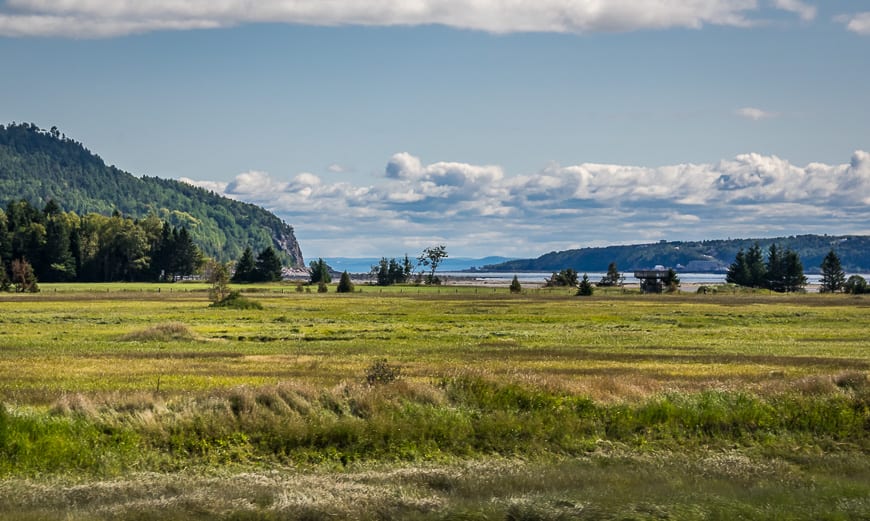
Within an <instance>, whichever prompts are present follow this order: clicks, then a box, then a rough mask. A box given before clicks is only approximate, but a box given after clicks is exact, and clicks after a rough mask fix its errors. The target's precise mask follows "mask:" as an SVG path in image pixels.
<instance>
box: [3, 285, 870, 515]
mask: <svg viewBox="0 0 870 521" xmlns="http://www.w3.org/2000/svg"><path fill="white" fill-rule="evenodd" d="M47 286H48V290H47V291H44V292H43V293H41V294H38V295H35V296H30V295H28V296H19V295H10V296H6V297H3V298H0V403H2V404H4V405H3V408H2V409H0V454H2V455H3V458H2V459H0V476H2V477H3V480H2V481H0V482H2V483H4V484H3V485H0V510H4V511H9V512H19V513H20V518H22V519H43V518H44V519H52V518H54V517H52V516H53V514H52V512H55V510H53V509H52V508H55V509H56V507H51V506H50V503H51V501H56V502H57V504H60V503H62V502H63V501H64V499H63V498H64V497H65V496H64V495H63V494H66V493H67V492H64V491H65V490H71V489H74V488H75V487H84V489H83V490H89V491H91V492H89V494H93V497H91V496H89V498H90V499H88V500H86V501H83V502H80V503H78V504H79V505H80V508H79V509H78V510H76V511H75V512H73V513H72V514H71V517H69V519H78V518H81V519H103V518H105V519H109V518H112V516H113V515H115V516H116V517H117V516H120V517H125V518H131V517H137V516H138V518H141V519H166V518H173V519H175V518H181V519H185V518H189V519H205V518H210V516H211V518H225V519H231V518H234V517H232V516H233V515H237V516H241V517H235V518H237V519H296V518H305V516H308V517H307V518H323V517H328V516H331V515H333V514H334V515H336V516H338V517H346V518H372V519H374V518H378V517H384V516H386V517H397V516H398V517H404V518H419V519H452V518H456V519H478V518H481V519H484V518H485V519H492V518H496V519H564V518H571V517H580V518H582V517H583V516H586V517H589V518H603V519H608V518H619V519H646V518H657V517H658V518H662V517H667V516H671V517H675V518H681V519H683V518H685V519H716V518H723V519H724V518H732V517H734V516H735V515H736V516H743V517H744V518H747V519H765V518H770V517H779V518H781V519H814V518H828V519H854V518H861V516H864V517H865V518H866V517H870V505H868V502H867V500H866V498H867V497H868V486H867V485H866V483H867V482H868V481H867V480H866V478H867V476H868V467H870V458H868V449H870V435H868V432H870V383H868V370H870V348H868V347H867V344H866V340H865V339H866V331H867V330H868V326H870V313H867V308H868V304H870V300H865V299H863V298H854V297H849V296H843V295H791V296H782V295H759V294H723V293H718V294H715V295H710V294H708V295H669V296H640V295H636V294H626V293H622V292H613V293H608V294H606V295H596V296H594V297H591V298H584V299H579V298H576V297H573V296H571V292H559V291H527V292H525V293H524V294H521V295H511V294H510V293H509V292H508V290H507V289H506V288H504V289H502V288H499V289H496V290H493V289H492V288H473V287H472V288H470V287H450V286H448V287H442V288H425V287H422V288H421V287H413V286H406V287H390V288H384V290H383V291H382V290H381V288H376V287H367V286H363V287H362V290H363V291H362V292H361V293H354V294H345V295H339V294H336V293H334V292H330V293H327V294H317V293H316V292H312V293H304V292H303V293H298V292H296V291H295V287H293V286H283V285H264V286H244V287H242V290H243V292H244V294H245V295H246V296H250V297H252V298H254V299H255V300H256V301H257V302H258V303H261V304H262V306H263V309H259V310H258V309H226V308H214V307H210V305H209V304H210V303H209V301H208V299H207V292H206V291H205V288H204V287H203V288H199V287H198V286H196V285H195V284H191V285H189V288H190V289H191V290H192V291H184V290H182V289H181V288H183V287H185V286H188V285H186V284H185V285H175V286H173V287H172V288H171V289H172V290H173V291H171V292H170V291H168V289H167V288H165V286H160V289H161V291H160V292H157V291H154V289H155V288H156V286H150V285H144V286H141V287H140V285H130V286H125V285H105V286H100V287H91V286H82V287H79V286H76V287H66V286H63V285H58V286H56V287H52V286H50V285H47ZM54 289H57V291H54ZM384 361H386V363H387V364H388V365H387V367H389V368H390V369H396V370H397V374H398V375H400V377H399V378H398V379H395V380H393V381H387V380H383V381H384V382H387V383H381V382H382V380H380V379H371V378H368V377H369V376H371V371H372V368H373V367H376V366H377V364H378V363H384ZM388 380H392V378H391V379H388ZM367 382H368V383H367ZM723 458H724V459H723ZM500 461H501V462H505V461H511V462H518V461H523V462H524V463H522V464H518V466H519V468H520V470H518V471H517V473H510V472H508V473H505V471H504V469H503V468H502V470H492V468H495V467H498V465H502V463H496V462H500ZM544 462H547V463H546V464H545V463H544ZM735 462H736V463H735ZM477 464H480V465H483V467H484V468H486V469H490V470H486V471H481V474H480V475H475V474H474V473H472V474H470V475H468V474H463V472H466V471H464V470H462V469H463V468H467V466H468V465H477ZM731 464H739V465H738V467H739V468H741V469H742V468H743V467H745V471H746V472H747V474H746V475H745V476H743V475H741V476H740V477H739V479H736V478H735V479H736V481H735V479H731V477H729V476H728V472H731V470H730V469H729V468H728V467H729V465H731ZM492 465H495V467H492ZM717 465H719V466H717ZM740 465H742V466H743V467H740ZM837 465H840V466H841V467H842V469H843V472H840V471H839V470H838V468H837V467H836V466H837ZM373 466H376V467H378V468H380V469H383V470H382V471H379V472H383V473H384V474H383V475H382V477H381V478H378V479H381V480H382V481H383V484H384V486H385V487H386V488H387V489H389V490H392V491H393V493H394V494H396V495H398V496H396V495H393V496H391V495H389V494H387V496H382V495H379V496H378V497H379V498H381V499H379V500H378V501H374V502H358V501H354V500H350V499H348V500H347V501H348V502H346V503H343V502H342V501H344V500H342V501H339V502H338V503H336V505H337V506H336V505H333V506H329V505H328V504H327V503H318V502H316V501H314V502H313V503H311V504H308V505H307V506H305V508H301V509H300V508H290V507H289V506H288V505H289V504H290V503H287V501H286V497H287V494H288V492H287V490H288V489H287V488H286V487H287V486H289V485H287V483H288V482H289V481H288V482H285V481H286V480H291V481H292V480H293V479H300V480H302V481H305V482H306V483H308V485H306V486H309V487H310V489H311V492H310V495H311V497H316V496H318V494H320V493H321V492H320V491H319V489H318V485H315V483H318V482H317V480H316V479H315V478H316V477H318V476H319V478H318V479H321V480H322V481H321V482H319V483H320V485H319V487H321V488H322V487H324V486H326V487H332V488H334V489H335V490H339V489H341V488H342V487H343V486H345V485H348V483H351V484H353V486H354V487H363V488H364V487H365V486H367V485H366V483H368V482H366V480H367V479H368V478H366V477H365V476H366V475H368V474H367V473H368V472H369V471H367V470H364V469H369V468H373ZM491 467H492V468H491ZM708 467H709V468H708ZM268 468H279V469H283V470H281V471H280V473H279V474H278V475H271V474H268V472H267V471H265V470H264V469H268ZM420 468H424V469H425V468H430V469H431V468H435V469H438V470H437V472H436V473H435V474H437V477H435V478H432V479H433V480H434V481H432V483H429V482H428V481H426V480H428V479H430V478H419V479H422V480H423V481H422V482H419V483H418V482H417V481H414V483H413V484H412V485H408V484H406V483H404V482H403V481H402V480H401V479H398V478H396V477H395V476H393V475H392V474H390V473H391V472H392V473H398V474H396V475H401V474H402V473H405V472H408V473H411V474H413V475H414V476H416V475H417V474H415V473H416V472H417V470H410V469H420ZM499 468H501V467H499ZM632 468H639V469H640V471H639V474H636V473H635V474H633V473H632V472H633V471H632V470H631V469H632ZM306 469H307V470H306ZM769 469H776V472H779V473H781V476H780V477H781V479H780V478H778V477H777V475H778V474H776V473H772V471H770V470H769ZM850 469H851V470H850ZM155 472H156V473H157V474H158V475H160V476H163V478H162V479H166V480H169V481H173V482H176V483H177V484H178V486H177V488H178V490H176V491H175V492H173V493H170V494H169V496H172V497H177V499H178V501H179V502H180V503H179V504H177V505H176V506H175V507H172V508H170V509H169V510H168V512H173V513H175V514H176V515H174V516H170V515H167V517H161V515H162V514H158V513H154V512H152V513H150V514H149V513H147V512H148V509H145V508H139V507H138V506H136V505H138V503H135V502H134V503H130V504H126V503H124V502H123V501H122V500H121V498H119V497H114V498H113V497H111V494H109V493H108V492H106V493H102V492H98V491H99V490H103V488H102V487H109V488H111V487H113V486H115V485H110V484H111V483H115V484H117V483H127V485H124V486H125V487H129V489H126V488H125V489H124V490H127V492H124V494H128V493H129V494H133V495H134V496H135V495H137V494H138V495H143V496H144V495H147V494H146V492H144V491H143V490H139V489H138V488H137V487H138V485H135V484H134V483H138V482H139V481H140V480H144V481H143V482H148V481H149V480H150V479H151V478H149V477H148V476H150V474H148V473H155ZM190 472H193V474H190ZM421 472H423V473H424V474H426V472H425V471H421ZM578 472H583V473H587V474H590V475H592V476H595V478H594V481H595V482H594V483H593V482H592V481H590V479H592V478H582V479H581V478H579V477H576V476H575V474H576V473H578ZM741 472H742V470H741ZM202 473H204V474H206V475H211V474H214V476H213V477H211V478H206V477H204V475H203V474H202ZM247 474H250V475H252V476H254V475H256V476H260V477H258V478H256V479H259V480H263V479H265V480H266V481H269V480H270V479H272V478H274V480H273V481H274V483H273V482H271V481H270V484H269V485H268V486H264V487H260V488H258V487H259V485H255V484H253V483H252V484H249V485H245V484H240V483H235V481H234V480H236V479H237V478H236V476H239V475H247ZM427 475H428V474H427ZM689 475H697V476H698V477H697V478H695V479H693V480H692V481H687V480H688V478H687V476H689ZM143 476H144V477H143ZM263 476H266V477H263ZM268 476H272V478H269V477H268ZM276 476H280V477H276ZM383 476H387V477H383ZM389 476H393V477H389ZM541 476H546V477H541ZM209 479H211V480H212V481H210V482H209V483H211V484H208V485H203V486H205V488H206V489H209V490H213V491H218V490H222V489H223V487H228V488H230V489H232V490H233V491H234V492H232V493H229V496H233V494H236V495H238V496H244V497H247V498H249V499H250V498H253V499H251V501H252V503H250V504H246V505H247V506H244V505H243V506H237V507H232V508H229V507H228V508H229V509H224V510H219V511H218V510H214V509H212V506H209V504H208V502H207V501H205V500H204V499H202V498H201V497H200V496H199V495H197V493H195V492H194V490H195V487H194V485H192V483H200V484H201V485H202V484H203V483H205V482H206V481H208V480H209ZM413 479H418V478H413ZM203 480H205V481H203ZM306 480H308V481H306ZM650 480H651V481H650ZM255 481H256V480H255ZM651 482H654V483H656V485H655V486H653V485H651V484H650V483H651ZM52 483H54V484H55V485H57V490H58V491H57V493H56V495H55V496H52V495H51V494H49V496H51V497H54V498H55V499H50V497H49V496H46V497H47V498H48V499H46V502H47V503H45V504H46V505H48V506H47V507H46V508H47V510H44V509H42V505H41V504H39V502H38V501H37V502H33V503H28V502H27V500H25V499H20V500H16V499H14V497H21V498H26V497H28V496H27V494H28V493H29V492H28V491H33V490H35V489H34V488H33V487H43V486H44V487H50V486H52ZM106 483H109V485H107V484H106ZM421 483H422V484H421ZM427 483H428V484H427ZM534 483H538V484H537V485H535V484H534ZM560 484H561V485H560ZM430 485H431V486H430ZM118 486H120V485H118ZM142 486H145V485H142ZM4 487H5V488H4ZM16 487H17V488H16ZM409 487H410V488H409ZM439 487H440V488H439ZM560 487H561V488H560ZM122 488H123V487H122ZM13 491H15V493H14V494H13ZM808 491H809V492H808ZM10 494H12V495H10ZM101 494H102V495H101ZM337 494H338V495H339V496H341V494H340V493H337ZM349 494H350V493H349ZM408 494H410V496H409V495H408ZM487 494H489V495H490V496H491V497H492V498H501V499H497V500H495V501H489V500H488V499H487V498H485V497H484V496H486V495H487ZM4 497H5V499H3V498H4ZM342 497H344V496H342ZM348 497H355V496H353V494H350V495H348ZM395 497H402V498H405V499H403V500H402V501H395ZM257 498H259V499H257ZM282 498H283V499H282ZM390 498H393V499H390ZM512 498H513V499H512ZM517 498H519V499H517ZM514 499H517V500H516V501H514ZM629 499H630V500H629ZM405 500H407V501H405ZM4 501H5V503H4ZM146 503H147V501H144V500H143V502H142V503H141V504H146ZM242 503H244V502H241V503H238V504H239V505H242ZM180 504H184V505H191V506H190V507H189V508H188V507H181V506H179V505H180ZM28 505H29V506H28ZM100 505H102V506H100ZM409 505H410V506H409ZM414 505H416V506H414ZM420 505H428V506H420ZM813 505H816V506H813ZM6 507H8V508H6ZM296 507H299V505H298V504H297V505H296ZM215 508H217V507H215ZM773 508H775V509H778V510H776V512H774V511H773V510H771V509H773ZM112 512H114V514H112ZM300 512H301V513H302V514H304V515H305V516H303V515H302V514H300ZM583 512H585V514H583ZM773 513H776V515H772V514H773ZM581 514H582V515H581ZM40 516H44V517H40ZM75 516H80V517H75ZM185 516H187V517H185ZM221 516H223V517H221ZM244 516H248V517H244ZM294 516H295V517H294Z"/></svg>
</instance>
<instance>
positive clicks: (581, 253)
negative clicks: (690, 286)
mask: <svg viewBox="0 0 870 521" xmlns="http://www.w3.org/2000/svg"><path fill="white" fill-rule="evenodd" d="M756 243H758V245H759V246H760V247H761V248H762V249H763V250H765V251H766V250H767V249H768V248H770V246H771V245H772V244H777V245H779V246H780V247H782V248H783V249H787V250H792V251H794V252H796V253H797V254H798V255H799V256H800V258H801V260H802V261H803V265H804V268H805V269H806V271H807V272H808V273H814V272H818V271H819V266H820V265H821V263H822V260H823V259H824V258H825V255H827V254H828V252H830V251H831V249H832V248H833V249H834V251H836V252H837V255H839V258H840V260H841V262H842V265H843V269H844V270H846V271H847V272H853V273H854V272H867V271H870V237H867V236H859V235H846V236H829V235H798V236H792V237H778V238H771V239H727V240H711V241H696V242H679V241H677V242H664V241H663V242H658V243H653V244H635V245H626V246H606V247H601V248H581V249H577V250H566V251H561V252H555V251H554V252H550V253H547V254H545V255H542V256H540V257H538V258H536V259H519V260H513V261H508V262H504V263H501V264H493V265H488V266H484V267H483V268H481V269H482V270H487V271H558V270H561V269H565V268H573V269H574V270H576V271H578V272H584V271H602V272H603V271H606V270H607V266H608V265H609V264H610V263H611V262H615V263H616V264H617V265H618V266H619V268H620V269H621V270H624V271H632V270H638V269H649V268H652V267H654V266H656V265H662V266H667V267H672V268H677V267H683V268H685V269H687V270H690V271H722V272H724V271H725V269H726V268H727V267H728V265H729V264H730V263H731V262H732V261H733V260H734V258H735V257H736V256H737V252H738V251H740V250H741V249H743V250H749V249H750V248H752V247H753V246H754V245H755V244H756ZM692 261H697V262H694V263H693V262H692Z"/></svg>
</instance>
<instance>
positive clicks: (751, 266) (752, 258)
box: [745, 242, 767, 288]
mask: <svg viewBox="0 0 870 521" xmlns="http://www.w3.org/2000/svg"><path fill="white" fill-rule="evenodd" d="M746 269H747V270H748V271H749V278H748V279H747V284H745V285H746V286H751V287H753V288H763V287H765V286H766V285H767V280H766V277H767V267H766V266H765V264H764V255H763V254H762V253H761V246H760V245H759V244H758V243H757V242H756V243H755V244H753V245H752V246H751V247H750V248H749V251H747V252H746Z"/></svg>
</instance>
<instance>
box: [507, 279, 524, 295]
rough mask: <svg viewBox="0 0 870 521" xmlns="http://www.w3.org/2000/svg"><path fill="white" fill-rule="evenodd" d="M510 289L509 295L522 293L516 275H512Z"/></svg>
mask: <svg viewBox="0 0 870 521" xmlns="http://www.w3.org/2000/svg"><path fill="white" fill-rule="evenodd" d="M510 289H511V293H522V292H523V287H522V285H520V279H518V278H517V276H516V275H514V280H512V281H511V286H510Z"/></svg>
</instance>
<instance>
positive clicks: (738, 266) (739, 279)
mask: <svg viewBox="0 0 870 521" xmlns="http://www.w3.org/2000/svg"><path fill="white" fill-rule="evenodd" d="M725 282H728V283H729V284H737V285H738V286H750V285H752V277H751V275H750V273H749V266H748V265H747V264H746V255H745V254H744V253H743V248H740V251H738V252H737V256H736V257H735V258H734V262H733V263H732V264H731V265H730V266H728V272H727V274H726V275H725Z"/></svg>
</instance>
